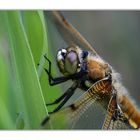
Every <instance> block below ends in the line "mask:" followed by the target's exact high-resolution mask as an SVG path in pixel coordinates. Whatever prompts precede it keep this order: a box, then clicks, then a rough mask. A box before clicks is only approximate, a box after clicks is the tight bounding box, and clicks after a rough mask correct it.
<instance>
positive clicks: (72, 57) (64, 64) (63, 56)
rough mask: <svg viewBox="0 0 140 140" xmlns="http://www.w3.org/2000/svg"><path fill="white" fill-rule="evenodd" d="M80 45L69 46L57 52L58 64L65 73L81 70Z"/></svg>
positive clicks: (70, 73) (69, 73)
mask: <svg viewBox="0 0 140 140" xmlns="http://www.w3.org/2000/svg"><path fill="white" fill-rule="evenodd" d="M78 48H79V47H76V46H75V47H72V46H71V47H68V48H67V49H61V50H59V51H58V53H57V65H58V68H59V70H60V72H61V73H62V74H63V75H66V76H68V75H72V74H75V73H77V72H79V71H80V69H81V68H80V59H79V58H80V57H79V53H80V52H79V51H80V50H78Z"/></svg>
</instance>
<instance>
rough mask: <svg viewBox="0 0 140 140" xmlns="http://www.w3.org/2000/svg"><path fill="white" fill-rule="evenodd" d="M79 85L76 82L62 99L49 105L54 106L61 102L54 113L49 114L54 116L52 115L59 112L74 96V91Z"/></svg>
mask: <svg viewBox="0 0 140 140" xmlns="http://www.w3.org/2000/svg"><path fill="white" fill-rule="evenodd" d="M78 84H79V83H78V82H75V83H74V84H73V85H72V86H71V87H70V88H69V89H68V90H67V91H66V92H65V93H64V94H63V95H62V96H61V97H60V98H58V99H57V100H55V101H54V102H53V103H50V104H49V105H53V104H56V103H59V102H61V103H60V104H59V105H58V106H57V107H56V108H55V109H54V110H53V111H52V112H49V114H52V113H55V112H57V111H59V110H60V109H61V108H62V107H63V106H64V105H65V103H66V102H67V101H68V100H69V99H70V97H71V96H72V95H73V94H74V91H75V90H76V88H77V87H78Z"/></svg>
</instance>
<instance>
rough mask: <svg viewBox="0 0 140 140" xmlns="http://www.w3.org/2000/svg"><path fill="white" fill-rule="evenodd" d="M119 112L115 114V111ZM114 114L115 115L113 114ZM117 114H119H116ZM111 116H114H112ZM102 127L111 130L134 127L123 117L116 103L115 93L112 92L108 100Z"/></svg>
mask: <svg viewBox="0 0 140 140" xmlns="http://www.w3.org/2000/svg"><path fill="white" fill-rule="evenodd" d="M116 111H117V112H118V113H119V114H117V112H116ZM120 113H121V114H120ZM114 115H116V116H114ZM118 115H119V116H118ZM113 117H116V119H115V118H113ZM102 129H106V130H109V129H110V130H113V129H134V128H133V127H132V126H130V125H129V123H128V121H127V119H126V118H125V116H124V114H123V112H122V111H121V110H120V108H118V105H117V94H116V93H114V94H112V97H111V99H110V101H109V104H108V108H107V113H106V117H105V120H104V123H103V126H102Z"/></svg>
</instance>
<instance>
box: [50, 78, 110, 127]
mask: <svg viewBox="0 0 140 140" xmlns="http://www.w3.org/2000/svg"><path fill="white" fill-rule="evenodd" d="M111 82H112V81H111V79H110V77H106V78H104V79H102V80H99V81H98V82H96V83H95V84H93V85H92V86H91V87H90V88H89V89H88V90H87V91H86V92H85V93H84V94H83V95H82V96H80V97H79V98H78V99H77V100H76V101H75V103H73V104H72V105H70V106H68V107H65V108H64V109H62V110H60V111H58V112H56V113H54V114H52V115H50V121H52V122H59V121H58V120H60V122H59V126H60V125H62V127H63V124H64V125H65V124H66V125H68V126H70V128H73V127H74V125H75V124H76V122H77V121H78V120H79V118H80V117H81V115H83V113H84V112H85V111H86V110H87V109H88V108H89V107H90V106H91V105H93V104H94V103H95V101H97V100H102V99H103V98H104V97H105V96H108V95H109V93H111V92H112V83H111ZM48 120H49V119H48ZM56 120H57V121H56ZM56 128H59V129H60V127H56Z"/></svg>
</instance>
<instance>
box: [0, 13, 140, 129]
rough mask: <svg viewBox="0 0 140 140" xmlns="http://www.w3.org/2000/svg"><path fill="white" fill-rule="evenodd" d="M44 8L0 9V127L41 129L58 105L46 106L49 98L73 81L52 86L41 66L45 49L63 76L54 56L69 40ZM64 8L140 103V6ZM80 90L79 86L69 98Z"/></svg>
mask: <svg viewBox="0 0 140 140" xmlns="http://www.w3.org/2000/svg"><path fill="white" fill-rule="evenodd" d="M44 13H45V14H44ZM44 13H43V11H0V106H1V109H0V129H41V127H40V123H41V121H42V120H43V118H44V117H45V116H46V115H47V113H48V110H52V109H53V108H54V107H48V108H46V106H45V103H46V102H51V101H53V100H55V99H56V98H57V97H58V96H60V95H61V94H62V93H63V92H64V91H66V89H67V88H68V87H69V85H70V84H71V82H67V83H64V84H62V85H61V86H55V87H50V86H49V84H48V77H47V75H46V73H45V72H44V71H43V67H48V65H47V64H46V63H45V60H44V58H43V55H44V54H45V53H47V55H48V57H49V59H51V61H52V62H53V66H52V67H53V75H54V76H60V72H59V71H58V68H57V66H56V62H55V56H56V53H57V51H58V49H60V48H65V47H67V46H68V44H66V42H65V41H64V40H63V38H62V37H61V36H60V34H59V32H58V31H57V30H56V29H55V27H54V26H53V24H52V23H51V22H50V21H49V19H48V17H47V16H46V13H47V11H44ZM62 13H63V15H64V16H65V17H66V19H68V21H69V22H70V23H72V25H73V26H74V27H75V28H76V29H77V30H78V31H79V32H80V33H81V34H82V35H83V36H84V37H85V38H86V39H87V40H88V41H89V42H90V43H91V44H92V45H93V46H94V49H95V50H96V51H97V52H98V54H99V55H100V56H101V57H102V58H104V59H105V60H106V61H107V62H109V64H110V65H112V66H113V67H114V69H115V70H116V71H117V72H119V73H120V74H121V76H122V82H123V84H124V85H125V87H126V88H127V89H128V91H129V92H130V96H132V98H133V99H134V100H135V101H136V103H137V105H138V106H140V103H139V100H140V96H139V89H140V86H139V79H140V78H139V71H140V62H139V60H140V55H139V52H140V27H139V24H140V12H138V11H63V12H62ZM38 63H39V64H40V65H39V66H38ZM80 94H81V91H80V90H77V94H76V95H74V96H73V98H72V99H71V100H70V101H69V102H68V104H69V103H70V102H73V101H74V100H75V99H76V98H77V96H79V95H80ZM97 117H99V116H97ZM60 125H61V122H60ZM96 125H98V124H96ZM88 128H90V127H88Z"/></svg>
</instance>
